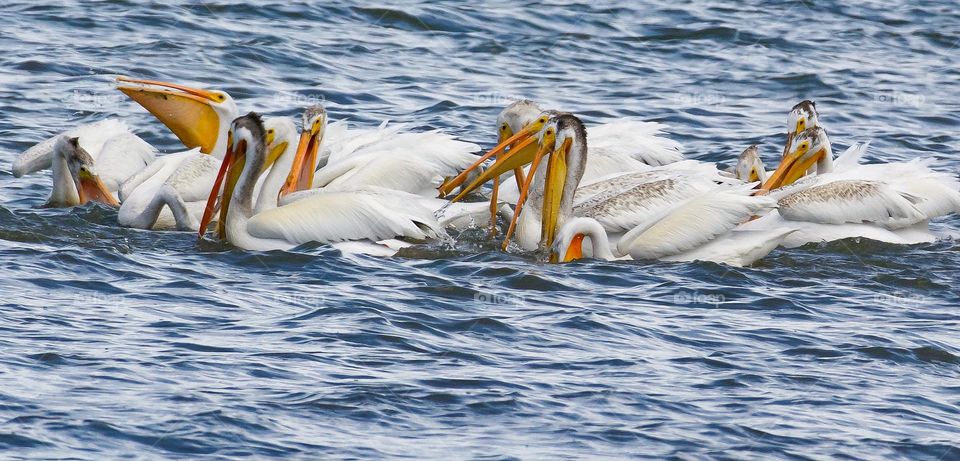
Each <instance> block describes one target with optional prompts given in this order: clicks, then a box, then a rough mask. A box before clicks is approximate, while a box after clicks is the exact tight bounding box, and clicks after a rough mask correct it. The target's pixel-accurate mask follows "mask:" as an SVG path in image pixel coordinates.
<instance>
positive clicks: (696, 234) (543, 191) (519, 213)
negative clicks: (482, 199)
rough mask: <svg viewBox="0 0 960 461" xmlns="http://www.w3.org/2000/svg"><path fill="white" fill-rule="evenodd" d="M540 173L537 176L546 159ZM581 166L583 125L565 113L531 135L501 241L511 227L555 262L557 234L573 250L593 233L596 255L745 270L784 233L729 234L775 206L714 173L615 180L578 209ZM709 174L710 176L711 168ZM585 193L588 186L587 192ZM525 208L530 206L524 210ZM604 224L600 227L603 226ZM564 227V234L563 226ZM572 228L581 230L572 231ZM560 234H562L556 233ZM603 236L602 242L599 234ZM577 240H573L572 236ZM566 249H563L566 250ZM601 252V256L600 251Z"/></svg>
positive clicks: (507, 159) (498, 167) (494, 170)
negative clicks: (611, 238) (613, 237)
mask: <svg viewBox="0 0 960 461" xmlns="http://www.w3.org/2000/svg"><path fill="white" fill-rule="evenodd" d="M545 158H549V160H548V161H547V166H546V168H545V169H540V168H539V165H540V163H541V162H542V161H543V160H544V159H545ZM511 162H513V160H512V159H511V154H510V152H507V153H506V154H505V155H503V156H501V157H500V158H499V159H498V160H497V162H496V163H495V164H494V165H493V166H491V168H490V169H489V170H487V172H485V173H484V174H486V175H488V176H489V175H496V174H498V173H499V172H501V171H503V169H504V167H503V165H511V166H512V165H513V163H511ZM587 163H588V159H587V133H586V129H585V128H584V126H583V124H582V122H581V121H580V120H579V119H578V118H577V117H575V116H573V115H570V114H558V115H554V116H552V117H551V118H550V119H549V121H548V122H547V123H546V124H545V125H544V126H543V128H542V129H541V131H540V134H539V136H538V149H537V151H536V153H535V154H534V158H533V160H532V163H531V166H530V173H529V174H528V176H527V178H526V181H525V183H524V189H523V190H522V191H521V194H520V198H519V200H518V202H517V209H516V214H515V216H514V222H512V223H511V229H510V230H508V232H507V234H508V238H509V237H510V234H512V231H513V228H514V224H515V223H516V222H519V225H517V226H516V229H517V236H518V242H519V243H520V245H521V247H523V248H525V249H532V248H540V249H552V250H554V251H553V252H552V254H551V260H554V261H556V260H558V259H559V256H560V254H561V252H559V251H557V250H559V249H560V248H558V247H555V246H554V243H555V241H556V240H555V239H556V237H557V235H566V234H570V235H571V239H570V240H571V242H572V241H576V242H577V244H578V245H579V244H580V243H582V240H583V238H584V237H585V236H586V235H580V234H586V232H587V231H586V227H587V225H589V226H590V227H591V228H592V230H594V231H598V232H597V233H595V234H594V235H595V236H596V238H592V239H591V240H592V243H593V244H594V245H600V247H599V248H597V252H595V253H594V255H595V256H600V257H603V256H612V255H614V254H615V253H619V255H630V256H632V257H634V258H638V259H639V258H643V259H704V260H712V261H718V262H727V263H731V264H750V263H752V262H753V261H755V260H756V259H757V258H759V257H762V256H764V255H766V254H767V253H769V251H771V250H772V249H773V248H775V247H776V246H777V244H779V242H780V240H781V239H782V238H783V235H785V234H787V233H789V229H780V230H778V231H777V232H752V233H750V234H749V237H750V238H744V237H745V235H746V234H733V233H731V231H733V229H734V228H736V227H737V225H738V224H739V223H740V222H743V221H745V220H746V219H748V218H750V216H752V215H754V214H758V213H761V212H763V211H766V210H768V209H770V208H772V207H773V206H774V201H773V200H772V199H769V198H766V197H753V196H750V192H751V190H750V189H747V187H749V186H736V187H732V186H728V187H721V188H718V186H717V184H716V182H715V181H716V180H717V179H716V178H722V176H720V175H719V174H711V175H697V174H690V175H683V174H678V173H676V172H672V176H670V175H664V174H663V173H664V171H669V170H664V171H660V172H657V173H652V172H649V171H648V172H642V173H631V174H626V175H619V176H615V177H612V178H609V179H608V180H606V184H605V185H604V186H603V187H599V188H596V190H594V191H593V192H591V193H590V194H588V195H590V197H589V198H588V199H586V201H583V202H581V203H580V204H579V205H578V204H577V201H576V199H575V196H576V195H579V192H578V191H577V189H578V186H579V183H580V180H581V178H582V177H583V173H584V170H585V169H586V164H587ZM714 173H715V169H714ZM586 187H587V188H589V187H590V185H587V186H586ZM527 201H529V203H530V205H529V206H527V207H524V204H525V203H526V202H527ZM603 220H606V221H607V222H603ZM568 226H569V227H568ZM578 226H584V227H583V229H578V228H577V227H578ZM563 228H567V231H565V232H561V229H563ZM608 229H609V230H614V231H618V232H621V233H622V232H623V231H625V230H629V232H626V233H625V234H623V235H622V237H621V238H619V241H618V242H617V243H614V244H611V243H609V242H606V245H603V243H604V240H605V239H606V236H607V232H608ZM600 230H602V231H603V232H602V237H601V236H600V233H599V231H600ZM578 235H580V236H579V237H577V236H578ZM718 237H723V238H726V239H727V242H728V245H727V246H721V247H722V249H723V250H725V251H715V250H711V249H710V248H709V247H708V244H710V243H711V242H712V241H713V240H714V239H717V238H718ZM739 240H745V241H747V242H748V243H749V245H745V244H740V245H739V246H738V247H737V248H739V249H741V250H742V251H739V252H737V251H732V249H731V248H732V246H731V245H729V243H730V242H737V241H739ZM571 242H567V245H568V246H569V245H570V244H571ZM601 248H605V249H606V250H605V251H601ZM562 250H563V251H562V254H563V255H564V256H565V259H567V258H566V256H567V255H568V253H569V255H570V256H571V257H572V256H574V255H579V254H580V253H579V250H576V251H569V252H568V250H569V248H562Z"/></svg>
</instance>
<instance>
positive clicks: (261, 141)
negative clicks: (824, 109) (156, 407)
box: [13, 77, 960, 265]
mask: <svg viewBox="0 0 960 461" xmlns="http://www.w3.org/2000/svg"><path fill="white" fill-rule="evenodd" d="M117 82H118V83H117V86H118V89H119V90H120V91H122V92H123V93H125V94H127V95H128V96H129V97H130V98H132V99H133V100H134V101H136V102H137V103H139V104H140V105H142V106H143V107H144V108H146V109H147V110H148V111H150V112H151V113H152V114H153V115H154V116H156V117H157V118H158V119H159V120H160V121H161V122H162V123H163V124H165V125H166V126H167V127H168V128H169V129H170V130H171V131H172V132H173V133H174V134H176V135H177V137H178V138H179V139H180V140H181V141H182V142H183V143H184V144H185V145H186V146H187V148H189V149H190V150H187V151H184V152H180V153H175V154H168V155H163V156H157V155H156V150H155V149H154V148H153V147H152V146H150V145H149V144H148V143H146V142H145V141H143V140H142V139H140V138H139V137H138V136H137V135H136V134H134V133H133V132H132V131H131V130H130V129H129V128H128V127H127V125H126V124H125V123H123V122H121V121H118V120H114V119H107V120H103V121H100V122H96V123H92V124H88V125H84V126H80V127H77V128H74V129H72V130H69V131H67V132H66V133H63V134H61V135H58V136H55V137H53V138H51V139H48V140H46V141H43V142H41V143H39V144H37V145H35V146H33V147H31V148H30V149H28V150H27V151H25V152H24V153H23V154H21V156H20V157H19V158H18V159H17V160H16V161H15V163H14V165H13V172H14V175H15V176H17V177H20V176H22V175H24V174H28V173H32V172H36V171H40V170H44V169H48V168H49V169H52V172H53V189H52V191H51V193H50V198H49V200H48V201H47V204H46V206H49V207H69V206H77V205H82V204H84V203H87V202H89V201H97V202H102V203H104V204H107V205H109V206H113V207H119V212H118V220H119V223H120V225H122V226H128V227H134V228H140V229H157V230H180V231H193V232H198V233H199V235H200V237H201V238H202V237H203V236H204V234H205V233H206V232H207V231H208V228H209V227H210V225H211V224H213V223H214V221H215V222H216V224H215V228H214V232H215V233H216V235H217V237H218V238H220V239H223V240H226V241H228V242H229V243H230V244H232V245H235V246H237V247H240V248H244V249H250V250H272V249H286V248H291V247H294V246H297V245H300V244H304V243H307V242H320V243H329V244H332V245H334V246H337V247H338V248H340V249H341V250H342V251H347V252H363V253H369V254H377V255H392V254H394V253H395V252H396V251H398V250H399V249H400V248H403V247H406V246H410V245H413V244H416V243H420V242H425V241H429V240H433V239H442V238H446V236H447V235H448V234H447V232H448V230H450V229H451V228H454V229H463V228H466V227H471V226H472V227H486V226H488V225H489V226H490V227H491V235H492V236H495V235H496V233H497V231H498V228H497V223H498V220H502V221H499V222H503V223H506V222H509V227H508V228H507V229H506V232H505V234H506V235H505V239H504V241H503V248H504V249H506V248H507V246H508V244H509V243H510V242H515V244H516V245H518V246H519V248H521V249H523V250H541V251H542V252H543V253H542V254H544V255H549V259H550V261H551V262H566V261H571V260H575V259H579V258H583V257H594V258H602V259H607V260H612V259H626V258H633V259H659V260H672V261H678V260H680V261H688V260H705V261H714V262H720V263H726V264H732V265H749V264H752V263H753V262H755V261H757V260H758V259H760V258H763V257H764V256H766V255H767V254H768V253H769V252H770V251H772V250H773V249H774V248H776V247H778V246H785V247H788V248H789V247H796V246H799V245H803V244H806V243H810V242H824V241H833V240H838V239H844V238H853V237H863V238H869V239H873V240H879V241H883V242H890V243H899V244H914V243H921V242H929V241H932V240H934V239H935V236H934V235H933V234H932V233H931V232H930V231H929V229H928V221H929V220H930V219H932V218H935V217H938V216H943V215H947V214H951V213H955V212H957V211H960V182H958V181H957V179H956V177H954V175H952V174H948V173H943V172H937V171H934V170H932V169H931V168H930V163H931V160H922V159H915V160H912V161H909V162H892V163H879V164H862V163H860V159H861V157H862V156H863V154H864V153H865V151H866V148H867V144H854V145H853V146H852V147H850V148H849V149H847V150H846V151H844V152H843V153H841V154H840V155H839V156H838V157H836V158H834V155H833V151H832V150H831V147H830V141H829V140H828V138H827V135H826V132H825V131H824V129H823V128H822V127H821V125H820V119H819V116H818V114H817V110H816V107H815V105H814V104H813V103H812V102H810V101H803V102H801V103H799V104H797V105H796V106H795V107H793V109H792V110H791V112H790V114H789V116H788V130H787V131H788V133H787V140H786V146H785V148H784V151H783V156H782V159H781V160H780V164H779V166H778V167H777V168H776V170H775V171H774V172H773V173H771V174H769V175H768V174H767V172H766V171H765V170H764V166H763V163H762V161H761V160H760V157H759V154H758V152H757V148H756V146H751V147H750V148H748V149H747V150H746V151H744V152H743V154H741V155H740V157H739V159H738V162H737V165H736V167H735V168H734V170H733V171H732V172H727V171H721V170H720V169H718V167H717V165H715V164H712V163H707V162H700V161H695V160H684V158H683V155H682V154H681V153H680V148H679V145H678V144H677V143H676V142H674V141H671V140H669V139H667V138H665V137H663V136H662V133H661V129H662V128H663V126H662V125H660V124H658V123H652V122H640V121H634V120H629V119H620V120H616V121H613V122H610V123H607V124H604V125H600V126H595V127H591V128H589V136H588V129H587V128H586V127H585V126H584V124H583V122H582V121H581V120H580V119H579V118H577V117H576V116H574V115H572V114H569V113H564V112H558V111H552V110H542V109H541V108H540V107H539V106H537V104H535V103H533V102H530V101H525V100H524V101H517V102H515V103H513V104H511V105H509V106H508V107H507V108H505V109H504V110H503V111H502V112H501V113H500V115H499V117H498V119H497V129H498V138H499V144H498V145H497V146H496V147H495V148H494V149H492V150H491V151H489V152H488V153H486V154H484V155H482V156H480V157H479V158H478V157H477V155H476V154H477V152H478V151H479V147H478V146H476V145H474V144H471V143H467V142H462V141H459V140H457V139H456V138H454V137H453V136H449V135H446V134H443V133H440V132H436V131H434V132H420V133H416V132H408V131H406V130H404V129H403V127H402V126H387V125H386V124H383V125H381V126H379V127H377V128H374V129H351V128H349V127H348V126H347V125H346V123H345V122H334V123H330V124H328V121H327V114H326V111H325V110H324V109H323V108H322V107H319V106H313V107H309V108H307V109H306V110H305V112H304V113H303V117H302V125H301V127H300V129H299V130H297V127H296V124H295V122H294V121H293V120H291V119H289V118H285V117H261V116H260V115H258V114H256V113H253V112H251V113H249V114H247V115H243V116H240V112H239V111H238V109H237V105H236V103H235V102H234V100H233V99H232V98H231V97H230V96H229V95H228V94H227V93H225V92H222V91H216V90H205V89H198V88H192V87H188V86H184V85H178V84H174V83H167V82H159V81H153V80H142V79H133V78H127V77H120V78H118V79H117ZM588 152H589V155H588ZM487 183H491V184H492V188H490V189H481V186H483V185H485V184H487ZM438 191H439V194H438ZM481 193H489V200H486V199H487V197H484V200H482V201H472V202H466V201H464V199H465V198H468V197H474V198H475V197H477V196H478V195H479V194H481ZM438 195H439V198H438ZM445 197H446V198H445ZM587 242H589V244H588V243H587Z"/></svg>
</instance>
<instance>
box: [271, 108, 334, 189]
mask: <svg viewBox="0 0 960 461" xmlns="http://www.w3.org/2000/svg"><path fill="white" fill-rule="evenodd" d="M301 120H302V124H301V126H300V142H299V143H298V144H297V153H296V156H294V158H293V165H292V166H291V167H290V174H289V176H287V180H286V182H284V184H283V188H281V189H280V197H283V196H284V195H287V194H290V193H293V192H297V191H301V190H307V189H311V188H313V175H314V172H315V171H316V168H317V160H318V152H319V151H320V145H321V144H323V134H324V132H325V131H326V128H327V110H326V109H324V108H323V106H321V105H315V106H310V107H307V108H306V110H304V111H303V116H302V117H301Z"/></svg>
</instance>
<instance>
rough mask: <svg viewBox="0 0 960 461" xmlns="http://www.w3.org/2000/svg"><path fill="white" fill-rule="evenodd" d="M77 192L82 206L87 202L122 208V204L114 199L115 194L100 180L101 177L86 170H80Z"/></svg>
mask: <svg viewBox="0 0 960 461" xmlns="http://www.w3.org/2000/svg"><path fill="white" fill-rule="evenodd" d="M77 192H78V195H79V196H80V204H81V205H83V204H85V203H87V202H100V203H103V204H104V205H109V206H112V207H114V208H118V207H119V206H120V203H119V202H117V199H115V198H113V194H111V193H110V191H109V190H108V189H107V185H106V184H104V183H103V181H102V180H100V177H99V176H97V175H95V174H93V173H90V172H89V171H87V170H86V169H82V170H80V172H79V174H78V184H77Z"/></svg>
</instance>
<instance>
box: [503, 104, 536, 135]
mask: <svg viewBox="0 0 960 461" xmlns="http://www.w3.org/2000/svg"><path fill="white" fill-rule="evenodd" d="M541 113H543V110H542V109H540V106H539V105H538V104H537V103H535V102H533V101H531V100H529V99H521V100H519V101H514V102H512V103H510V105H509V106H507V107H505V108H504V109H503V110H502V111H500V114H499V115H497V137H498V138H497V143H501V142H504V141H506V140H507V139H510V138H511V137H513V135H514V134H516V133H517V132H519V131H520V130H522V129H524V128H525V127H527V126H529V125H531V124H533V123H534V121H536V119H537V117H538V116H540V114H541Z"/></svg>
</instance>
